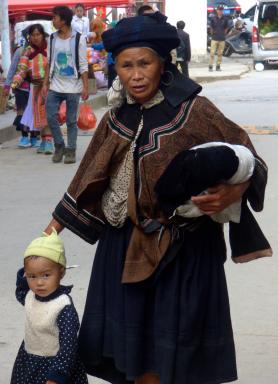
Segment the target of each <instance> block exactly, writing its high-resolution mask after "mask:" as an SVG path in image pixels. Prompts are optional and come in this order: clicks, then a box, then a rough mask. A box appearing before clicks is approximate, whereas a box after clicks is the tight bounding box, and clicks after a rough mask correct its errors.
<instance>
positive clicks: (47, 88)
mask: <svg viewBox="0 0 278 384" xmlns="http://www.w3.org/2000/svg"><path fill="white" fill-rule="evenodd" d="M48 90H49V85H48V84H45V83H44V84H43V86H42V91H41V92H42V97H43V98H44V99H46V97H47V94H48Z"/></svg>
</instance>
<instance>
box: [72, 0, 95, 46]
mask: <svg viewBox="0 0 278 384" xmlns="http://www.w3.org/2000/svg"><path fill="white" fill-rule="evenodd" d="M71 27H72V29H73V31H75V32H79V33H80V34H81V35H84V36H85V38H86V40H88V39H89V38H90V37H91V35H92V33H91V32H90V21H89V18H88V17H87V16H85V7H84V5H83V4H81V3H78V4H76V6H75V7H74V15H73V17H72V21H71Z"/></svg>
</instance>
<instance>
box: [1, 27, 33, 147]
mask: <svg viewBox="0 0 278 384" xmlns="http://www.w3.org/2000/svg"><path fill="white" fill-rule="evenodd" d="M27 29H28V28H27ZM27 29H25V30H23V31H22V36H23V38H24V40H25V44H24V46H19V47H17V48H16V50H15V52H14V54H13V57H12V61H11V65H10V68H9V71H8V74H7V78H6V80H5V83H4V93H5V96H6V97H7V96H8V95H9V93H10V89H11V84H12V81H13V77H14V75H15V74H16V71H17V66H18V63H19V60H20V57H21V55H22V53H23V51H24V49H25V48H26V44H27ZM29 90H30V83H29V81H27V79H25V80H24V81H23V82H22V84H21V85H20V86H19V87H18V88H16V89H14V90H13V93H14V96H15V106H16V117H15V119H14V122H13V125H14V126H15V127H16V130H17V131H20V132H21V138H20V139H19V143H18V146H19V148H28V147H30V146H32V144H35V141H37V140H36V138H35V139H34V138H31V139H29V137H28V128H27V127H25V126H24V125H23V124H22V123H21V119H22V115H23V112H24V110H25V108H26V106H27V103H28V97H29Z"/></svg>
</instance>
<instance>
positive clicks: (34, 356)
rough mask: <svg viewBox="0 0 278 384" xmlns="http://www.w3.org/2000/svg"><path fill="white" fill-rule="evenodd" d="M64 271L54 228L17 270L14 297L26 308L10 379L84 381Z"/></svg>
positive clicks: (50, 383)
mask: <svg viewBox="0 0 278 384" xmlns="http://www.w3.org/2000/svg"><path fill="white" fill-rule="evenodd" d="M65 271H66V257H65V249H64V244H63V242H62V240H61V238H60V237H59V236H58V235H57V232H56V231H55V230H53V231H52V233H51V234H50V235H49V236H47V235H46V234H43V236H41V237H38V238H36V239H35V240H33V241H32V242H31V243H30V244H29V246H28V247H27V249H26V251H25V253H24V268H21V269H20V270H19V271H18V273H17V283H16V286H17V287H16V298H17V300H18V301H19V302H20V303H21V304H23V305H24V307H25V313H26V316H25V335H24V341H23V342H22V344H21V346H20V349H19V351H18V354H17V357H16V361H15V363H14V367H13V372H12V378H11V384H26V383H29V384H62V383H69V382H70V383H75V384H88V379H87V375H86V373H85V370H84V366H83V365H82V363H81V361H80V358H79V356H78V352H77V333H78V329H79V320H78V315H77V312H76V309H75V307H74V304H73V301H72V298H71V296H70V295H69V293H70V292H71V289H72V286H63V285H61V284H60V282H61V280H62V278H63V277H64V275H65Z"/></svg>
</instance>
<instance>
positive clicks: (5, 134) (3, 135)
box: [0, 125, 20, 144]
mask: <svg viewBox="0 0 278 384" xmlns="http://www.w3.org/2000/svg"><path fill="white" fill-rule="evenodd" d="M19 136H20V132H19V131H16V129H15V127H14V126H13V125H9V126H7V127H4V128H2V129H0V144H2V143H4V142H5V141H9V140H13V139H16V138H17V137H19Z"/></svg>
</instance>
